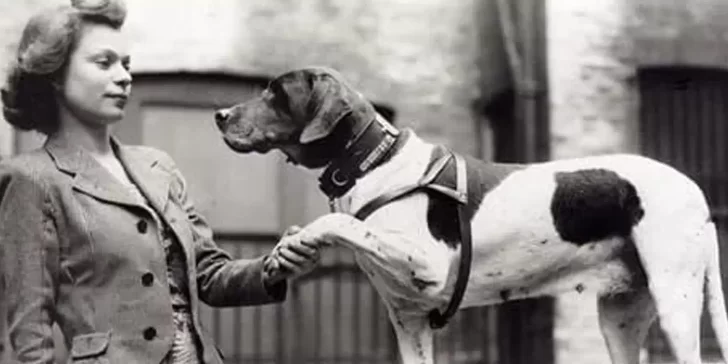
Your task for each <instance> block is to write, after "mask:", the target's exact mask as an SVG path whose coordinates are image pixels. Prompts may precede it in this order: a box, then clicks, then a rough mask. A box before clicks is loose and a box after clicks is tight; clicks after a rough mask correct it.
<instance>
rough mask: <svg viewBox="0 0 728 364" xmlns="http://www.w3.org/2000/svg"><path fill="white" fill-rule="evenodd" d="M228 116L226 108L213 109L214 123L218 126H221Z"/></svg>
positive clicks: (228, 112)
mask: <svg viewBox="0 0 728 364" xmlns="http://www.w3.org/2000/svg"><path fill="white" fill-rule="evenodd" d="M229 116H230V111H229V110H228V109H220V110H217V111H215V123H217V126H218V127H219V128H222V127H223V126H224V124H225V120H227V118H228V117H229Z"/></svg>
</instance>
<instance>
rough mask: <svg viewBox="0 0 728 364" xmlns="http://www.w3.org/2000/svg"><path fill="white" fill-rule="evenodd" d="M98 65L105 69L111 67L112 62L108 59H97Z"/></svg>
mask: <svg viewBox="0 0 728 364" xmlns="http://www.w3.org/2000/svg"><path fill="white" fill-rule="evenodd" d="M96 64H97V65H98V66H99V67H101V68H103V69H106V68H109V67H111V61H110V60H108V59H97V60H96Z"/></svg>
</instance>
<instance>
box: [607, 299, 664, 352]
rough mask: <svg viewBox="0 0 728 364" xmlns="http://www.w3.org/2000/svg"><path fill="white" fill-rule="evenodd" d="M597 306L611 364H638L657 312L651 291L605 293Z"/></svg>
mask: <svg viewBox="0 0 728 364" xmlns="http://www.w3.org/2000/svg"><path fill="white" fill-rule="evenodd" d="M597 307H598V311H599V327H600V329H601V331H602V336H604V340H605V341H606V343H607V349H608V351H609V356H610V358H611V359H612V364H638V363H639V355H640V349H641V348H642V344H643V343H644V341H645V338H646V336H647V332H648V330H649V328H650V326H651V325H652V322H653V321H654V320H655V317H656V314H657V313H656V311H655V304H654V301H653V300H652V296H651V295H650V292H649V290H647V288H644V289H640V290H639V291H635V292H629V293H620V294H614V295H608V296H602V297H599V301H598V306H597Z"/></svg>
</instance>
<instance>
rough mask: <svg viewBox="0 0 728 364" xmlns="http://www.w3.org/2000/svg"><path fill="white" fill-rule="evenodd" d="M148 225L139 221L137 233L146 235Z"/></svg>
mask: <svg viewBox="0 0 728 364" xmlns="http://www.w3.org/2000/svg"><path fill="white" fill-rule="evenodd" d="M148 225H149V224H147V222H146V221H144V220H139V222H137V231H139V232H140V233H142V234H144V233H146V232H147V228H148V227H149V226H148Z"/></svg>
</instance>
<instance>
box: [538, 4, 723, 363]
mask: <svg viewBox="0 0 728 364" xmlns="http://www.w3.org/2000/svg"><path fill="white" fill-rule="evenodd" d="M547 9H548V10H547V11H548V13H547V18H548V23H549V26H548V29H547V38H548V40H547V41H548V47H547V49H548V66H549V69H548V74H549V86H550V89H549V92H550V97H551V100H550V104H551V120H550V121H551V126H550V128H551V148H552V157H553V158H554V159H559V158H567V157H577V156H583V155H592V154H601V153H609V152H639V150H640V138H646V137H649V136H640V135H639V133H638V130H639V129H638V127H639V119H638V111H639V93H638V85H637V83H636V77H635V76H636V73H637V70H638V68H640V67H649V66H670V65H681V66H697V67H720V68H726V67H728V47H726V46H725V45H726V44H727V41H728V24H726V22H725V19H726V18H727V17H728V3H726V2H725V1H721V0H638V1H631V0H630V1H628V0H594V1H564V0H548V7H547ZM554 337H555V342H556V362H557V363H572V362H580V363H585V364H607V363H610V361H609V357H608V355H607V352H606V348H605V344H604V341H603V339H602V337H601V334H600V332H599V328H598V323H597V313H596V297H595V295H593V294H588V293H586V292H585V293H578V292H575V291H574V292H570V293H567V294H566V295H565V296H564V297H562V298H561V299H559V300H558V303H557V307H556V322H555V332H554Z"/></svg>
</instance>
